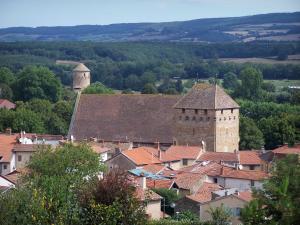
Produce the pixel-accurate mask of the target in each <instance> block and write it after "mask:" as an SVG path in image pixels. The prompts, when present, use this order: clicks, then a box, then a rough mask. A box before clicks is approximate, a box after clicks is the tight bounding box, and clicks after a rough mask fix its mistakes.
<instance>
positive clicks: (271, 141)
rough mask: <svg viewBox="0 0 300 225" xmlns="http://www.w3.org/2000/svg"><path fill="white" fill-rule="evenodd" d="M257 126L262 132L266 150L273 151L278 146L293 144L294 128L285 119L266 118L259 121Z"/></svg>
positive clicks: (282, 117)
mask: <svg viewBox="0 0 300 225" xmlns="http://www.w3.org/2000/svg"><path fill="white" fill-rule="evenodd" d="M258 126H259V128H260V130H261V131H262V133H263V135H264V138H265V142H266V145H265V146H266V149H273V148H275V147H277V146H279V145H283V144H285V143H289V144H290V145H293V144H294V142H295V127H294V124H293V123H291V122H290V121H289V120H288V119H287V117H285V116H281V117H268V118H263V119H261V120H260V121H259V123H258Z"/></svg>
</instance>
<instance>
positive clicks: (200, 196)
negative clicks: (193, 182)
mask: <svg viewBox="0 0 300 225" xmlns="http://www.w3.org/2000/svg"><path fill="white" fill-rule="evenodd" d="M221 189H222V187H221V186H220V185H218V184H214V183H207V182H204V183H203V185H202V186H201V187H200V188H199V190H198V191H197V192H196V193H195V194H192V195H187V196H186V197H187V198H189V199H192V200H193V201H196V202H199V203H204V202H208V201H210V200H212V192H213V191H217V190H221Z"/></svg>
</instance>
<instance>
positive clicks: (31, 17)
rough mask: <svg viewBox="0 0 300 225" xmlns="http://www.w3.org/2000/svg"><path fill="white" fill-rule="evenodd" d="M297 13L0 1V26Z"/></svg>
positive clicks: (138, 2)
mask: <svg viewBox="0 0 300 225" xmlns="http://www.w3.org/2000/svg"><path fill="white" fill-rule="evenodd" d="M295 11H300V0H0V27H11V26H33V27H35V26H64V25H81V24H112V23H127V22H165V21H179V20H190V19H198V18H212V17H229V16H245V15H254V14H261V13H271V12H295Z"/></svg>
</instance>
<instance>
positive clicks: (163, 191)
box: [153, 188, 180, 215]
mask: <svg viewBox="0 0 300 225" xmlns="http://www.w3.org/2000/svg"><path fill="white" fill-rule="evenodd" d="M153 191H154V192H156V193H157V194H159V195H160V196H162V197H163V198H164V200H163V202H162V206H161V208H162V209H161V210H162V211H163V212H166V213H168V214H169V215H173V214H174V209H173V208H172V207H171V204H172V203H174V202H176V201H177V200H178V199H180V195H178V194H177V192H176V191H175V190H169V189H167V188H155V189H153Z"/></svg>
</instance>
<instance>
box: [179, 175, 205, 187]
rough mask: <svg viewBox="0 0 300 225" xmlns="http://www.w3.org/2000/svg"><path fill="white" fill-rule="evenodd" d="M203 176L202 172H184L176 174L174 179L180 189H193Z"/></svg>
mask: <svg viewBox="0 0 300 225" xmlns="http://www.w3.org/2000/svg"><path fill="white" fill-rule="evenodd" d="M202 178H203V175H202V174H198V173H189V172H182V173H178V174H177V175H176V178H175V180H174V181H175V183H176V185H177V186H178V187H179V188H180V189H186V190H191V189H192V188H193V187H194V186H195V185H196V184H197V183H199V181H200V180H201V179H202Z"/></svg>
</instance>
